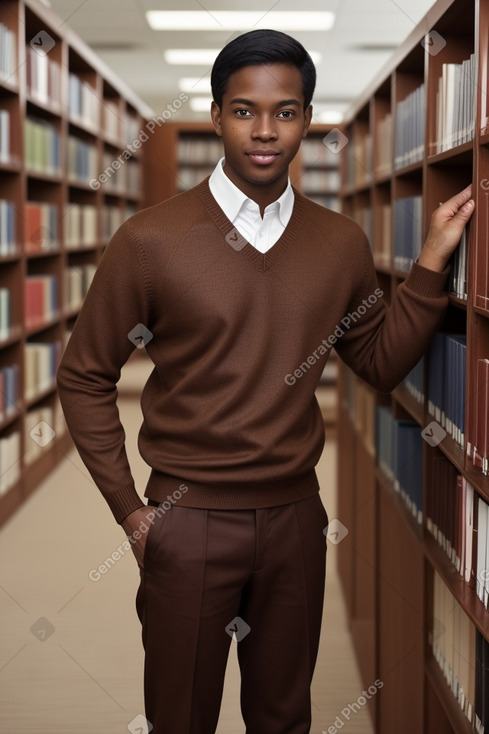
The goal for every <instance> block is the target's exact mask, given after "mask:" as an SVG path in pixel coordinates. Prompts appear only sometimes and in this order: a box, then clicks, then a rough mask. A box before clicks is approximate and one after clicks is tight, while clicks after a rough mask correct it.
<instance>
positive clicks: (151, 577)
mask: <svg viewBox="0 0 489 734" xmlns="http://www.w3.org/2000/svg"><path fill="white" fill-rule="evenodd" d="M327 524H328V518H327V514H326V511H325V509H324V507H323V505H322V502H321V499H320V497H319V495H318V494H315V495H313V496H312V497H310V498H308V499H305V500H300V501H298V502H294V503H292V504H287V505H281V506H277V507H268V508H265V509H256V510H205V509H194V508H188V507H181V506H180V507H179V506H178V505H177V504H176V505H173V506H172V507H171V509H169V510H168V511H167V512H166V513H165V514H164V515H162V516H160V517H159V518H157V519H156V520H155V523H154V524H153V525H152V526H151V528H150V530H149V534H148V538H147V542H146V549H145V558H144V571H143V570H141V584H140V586H139V589H138V593H137V598H136V608H137V612H138V616H139V619H140V620H141V623H142V635H143V644H144V648H145V672H144V678H145V680H144V692H145V706H146V718H147V719H148V721H149V722H150V723H151V724H152V725H153V730H152V732H153V734H213V733H214V732H215V730H216V727H217V722H218V718H219V710H220V706H221V699H222V690H223V683H224V674H225V669H226V662H227V657H228V652H229V646H230V644H231V643H232V644H237V646H238V648H237V653H238V660H239V666H240V671H241V712H242V715H243V719H244V721H245V724H246V734H307V732H309V731H310V727H311V699H310V684H311V679H312V674H313V671H314V666H315V662H316V657H317V651H318V645H319V634H320V627H321V618H322V608H323V597H324V580H325V561H326V537H325V535H324V533H323V530H324V528H325V526H326V525H327ZM233 640H234V641H233Z"/></svg>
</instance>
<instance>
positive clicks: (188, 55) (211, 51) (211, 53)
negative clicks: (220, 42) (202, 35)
mask: <svg viewBox="0 0 489 734" xmlns="http://www.w3.org/2000/svg"><path fill="white" fill-rule="evenodd" d="M219 51H220V49H219V48H167V49H166V51H165V52H164V53H163V56H164V57H165V61H166V63H167V64H180V65H182V66H183V65H185V64H187V65H192V64H193V65H196V66H199V65H202V66H212V64H213V63H214V61H215V60H216V56H217V54H218V53H219Z"/></svg>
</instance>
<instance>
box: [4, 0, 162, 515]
mask: <svg viewBox="0 0 489 734" xmlns="http://www.w3.org/2000/svg"><path fill="white" fill-rule="evenodd" d="M60 28H62V33H60V31H59V29H60ZM152 114H153V112H152V110H150V109H149V108H147V107H146V106H145V105H144V103H143V102H142V101H141V100H139V98H137V97H136V96H135V95H134V94H133V93H132V92H131V90H130V89H128V88H126V87H125V85H124V84H123V83H122V82H120V81H119V80H118V79H117V78H116V76H115V75H114V74H113V72H112V71H111V70H110V69H109V68H108V67H106V66H105V65H104V64H103V63H102V62H101V61H100V60H99V59H98V58H97V57H96V55H95V54H94V53H93V52H92V51H91V50H90V49H89V48H88V46H86V45H85V44H84V43H83V42H82V41H81V40H80V39H79V38H78V36H76V35H75V34H74V33H72V32H71V31H70V30H69V28H67V27H66V25H64V24H63V23H62V21H61V19H60V18H58V17H57V16H56V15H55V14H54V13H53V12H52V11H51V10H50V9H49V8H48V7H46V6H45V5H44V4H43V3H41V2H40V1H39V0H5V2H2V4H1V7H0V525H1V524H3V523H5V522H6V521H7V520H8V518H9V517H10V516H11V515H12V513H13V512H14V511H15V510H16V509H17V508H18V507H19V506H20V505H21V504H22V502H23V501H24V500H25V499H26V498H27V497H28V496H29V495H30V494H31V493H32V492H33V491H34V489H35V488H36V486H37V485H38V484H39V482H40V481H41V480H42V479H43V478H44V477H45V476H46V475H47V474H48V473H49V472H50V471H51V470H52V469H53V468H54V467H55V465H56V463H57V462H58V461H59V460H60V459H61V458H63V457H64V455H65V454H66V451H67V450H68V448H69V447H70V445H71V444H70V439H69V436H68V433H67V432H66V430H65V426H64V421H63V416H62V412H61V410H60V406H59V403H58V400H57V395H56V388H55V380H54V376H55V372H56V368H57V364H58V362H59V359H60V356H61V353H62V350H63V347H64V345H65V344H66V340H67V339H68V338H69V334H70V332H71V330H72V328H73V325H74V322H75V319H76V316H77V313H78V311H79V309H80V306H81V303H82V301H83V298H84V295H85V293H86V290H87V288H88V286H89V284H90V281H91V279H92V277H93V273H94V271H95V268H96V266H97V264H98V262H99V259H100V257H101V255H102V252H103V249H104V247H105V245H106V244H107V241H108V238H109V237H110V234H112V232H113V230H114V229H115V228H116V227H117V226H119V224H120V223H122V221H123V220H124V218H126V217H127V216H128V215H130V214H131V213H133V212H134V211H136V209H138V208H139V207H140V206H141V205H142V203H143V190H142V185H141V184H142V174H141V171H140V169H141V165H142V160H143V159H142V151H141V150H137V151H134V153H133V155H131V159H130V160H127V165H125V166H124V165H121V166H120V170H117V186H112V185H110V184H111V183H112V181H113V179H112V178H110V184H109V185H106V184H105V183H102V182H101V175H100V174H101V173H102V172H103V171H104V170H105V169H106V168H107V166H111V167H113V166H114V164H113V161H116V160H117V158H118V156H120V155H121V152H123V151H124V150H125V149H126V146H127V145H128V144H130V143H131V141H134V140H135V139H136V138H137V137H138V134H139V131H140V130H141V129H142V127H143V125H144V122H145V120H146V119H148V118H149V117H151V115H152ZM124 162H126V161H124ZM111 170H112V169H111Z"/></svg>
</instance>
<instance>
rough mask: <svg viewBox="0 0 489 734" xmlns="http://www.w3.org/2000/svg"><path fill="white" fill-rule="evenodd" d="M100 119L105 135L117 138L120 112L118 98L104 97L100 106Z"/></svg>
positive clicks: (118, 136) (118, 135)
mask: <svg viewBox="0 0 489 734" xmlns="http://www.w3.org/2000/svg"><path fill="white" fill-rule="evenodd" d="M102 120H103V128H104V133H105V134H106V135H107V137H109V138H112V139H114V140H119V138H120V126H121V114H120V105H119V101H118V100H116V99H104V101H103V106H102ZM136 137H137V135H136Z"/></svg>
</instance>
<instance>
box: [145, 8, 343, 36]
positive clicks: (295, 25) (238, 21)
mask: <svg viewBox="0 0 489 734" xmlns="http://www.w3.org/2000/svg"><path fill="white" fill-rule="evenodd" d="M334 19H335V14H334V13H332V12H330V11H328V10H324V11H317V12H307V11H298V10H294V11H290V12H286V11H280V10H278V11H275V10H272V11H270V12H268V13H267V12H263V11H262V10H243V11H241V10H237V11H234V10H207V11H203V10H148V11H147V12H146V20H147V21H148V23H149V26H150V28H152V29H153V30H154V31H243V30H246V31H248V30H255V29H256V28H274V29H276V30H280V31H297V32H299V31H329V30H331V28H332V27H333V24H334Z"/></svg>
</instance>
